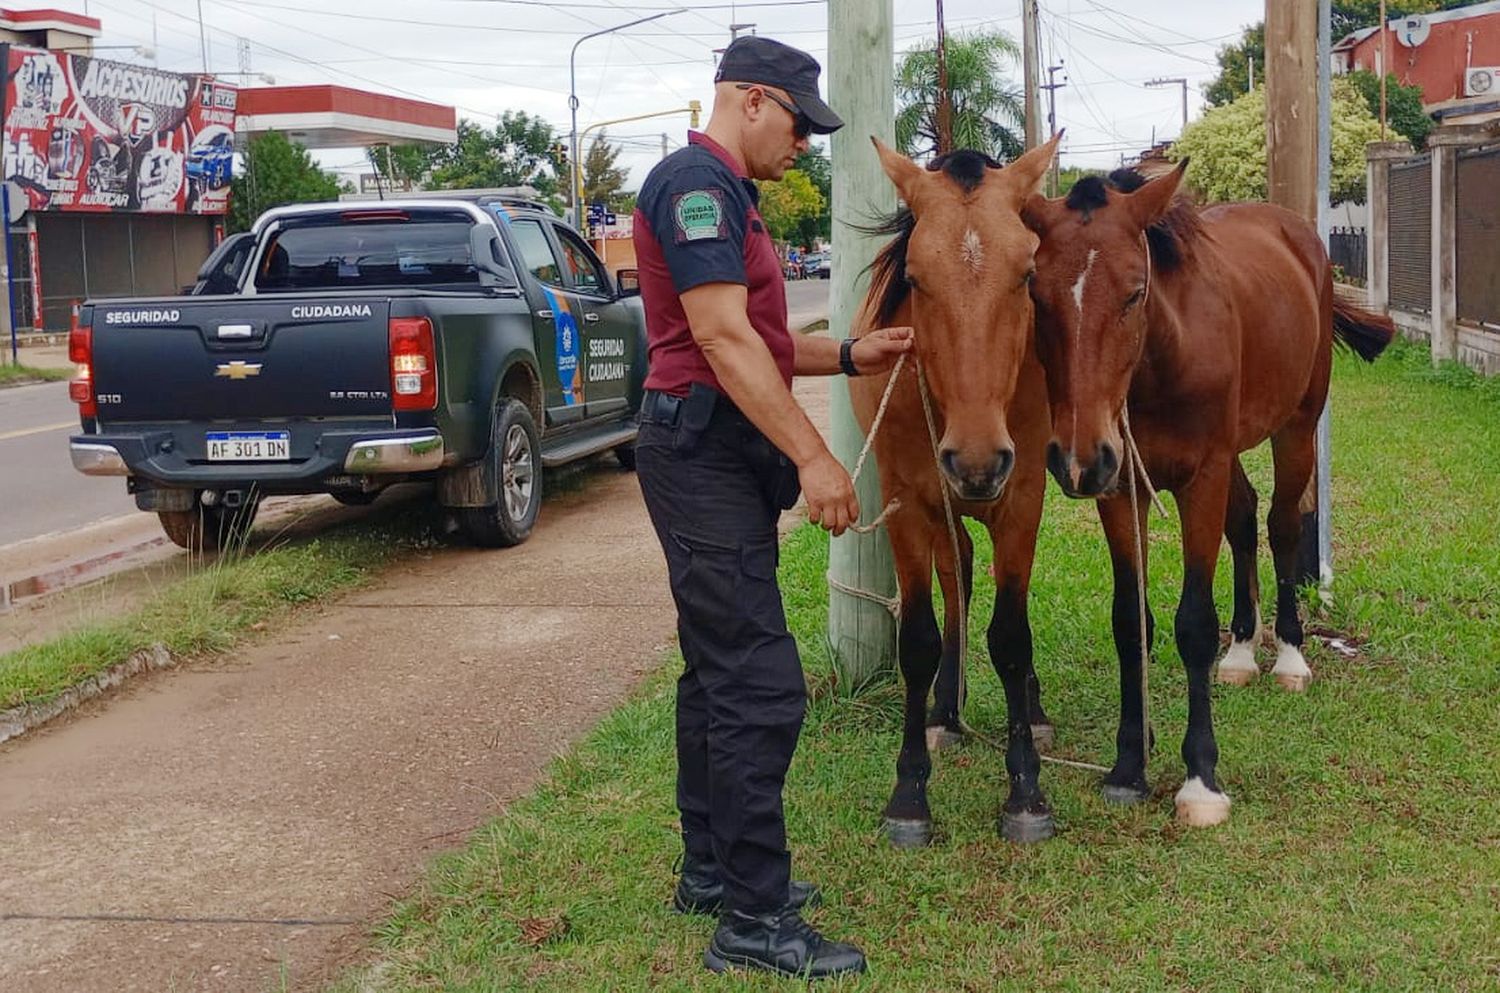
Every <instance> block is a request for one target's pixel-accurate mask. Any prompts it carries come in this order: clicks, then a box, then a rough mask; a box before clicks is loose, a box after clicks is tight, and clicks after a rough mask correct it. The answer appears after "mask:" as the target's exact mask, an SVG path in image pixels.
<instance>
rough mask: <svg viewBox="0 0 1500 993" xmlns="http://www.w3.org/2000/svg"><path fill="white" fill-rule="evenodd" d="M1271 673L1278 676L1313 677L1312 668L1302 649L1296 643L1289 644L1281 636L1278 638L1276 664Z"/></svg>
mask: <svg viewBox="0 0 1500 993" xmlns="http://www.w3.org/2000/svg"><path fill="white" fill-rule="evenodd" d="M1271 673H1272V674H1273V675H1276V676H1301V677H1304V678H1308V679H1311V678H1312V668H1311V667H1310V666H1308V664H1307V659H1305V658H1303V657H1302V649H1300V648H1298V647H1297V646H1296V645H1288V644H1287V643H1286V642H1284V641H1282V640H1281V639H1280V638H1277V639H1276V665H1275V667H1274V668H1272V669H1271Z"/></svg>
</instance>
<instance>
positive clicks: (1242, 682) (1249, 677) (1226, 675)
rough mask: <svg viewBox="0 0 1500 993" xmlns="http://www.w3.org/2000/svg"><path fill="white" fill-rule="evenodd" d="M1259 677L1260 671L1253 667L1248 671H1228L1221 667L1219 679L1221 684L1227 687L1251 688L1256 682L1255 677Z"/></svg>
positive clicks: (1236, 669)
mask: <svg viewBox="0 0 1500 993" xmlns="http://www.w3.org/2000/svg"><path fill="white" fill-rule="evenodd" d="M1259 675H1260V670H1259V669H1257V668H1256V667H1255V666H1253V665H1252V666H1251V667H1250V668H1248V669H1239V668H1234V669H1226V668H1225V667H1224V666H1222V665H1221V666H1219V675H1218V679H1219V682H1221V683H1223V684H1225V685H1226V686H1249V685H1250V684H1251V683H1253V682H1255V677H1257V676H1259Z"/></svg>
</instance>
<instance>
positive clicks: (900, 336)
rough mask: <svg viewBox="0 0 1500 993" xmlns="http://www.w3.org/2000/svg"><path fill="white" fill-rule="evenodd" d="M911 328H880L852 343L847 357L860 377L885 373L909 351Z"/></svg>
mask: <svg viewBox="0 0 1500 993" xmlns="http://www.w3.org/2000/svg"><path fill="white" fill-rule="evenodd" d="M911 346H912V331H911V328H880V329H879V330H878V331H871V332H870V333H869V334H867V335H865V336H864V337H863V338H861V339H859V340H858V341H856V342H855V343H854V347H853V348H851V349H849V357H850V358H851V359H853V360H854V368H856V369H858V370H859V374H860V375H861V376H869V375H871V374H873V373H877V372H885V371H886V370H887V369H889V368H891V367H892V366H894V365H895V364H896V360H897V359H899V358H900V357H901V356H902V355H905V354H906V353H907V352H909V351H911Z"/></svg>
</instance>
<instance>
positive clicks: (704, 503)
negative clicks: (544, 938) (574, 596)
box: [636, 391, 807, 913]
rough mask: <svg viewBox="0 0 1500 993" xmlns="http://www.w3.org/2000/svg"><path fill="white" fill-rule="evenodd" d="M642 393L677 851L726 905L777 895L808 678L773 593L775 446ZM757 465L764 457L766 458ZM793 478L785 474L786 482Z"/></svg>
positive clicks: (727, 415) (718, 404) (732, 415)
mask: <svg viewBox="0 0 1500 993" xmlns="http://www.w3.org/2000/svg"><path fill="white" fill-rule="evenodd" d="M701 399H704V398H703V397H702V396H700V394H699V392H697V391H695V393H694V394H693V396H692V397H691V398H689V399H687V400H678V399H677V398H675V397H670V396H666V395H663V394H658V393H654V392H652V393H648V394H647V400H646V403H645V405H644V407H643V411H642V416H641V429H640V436H639V439H638V440H637V442H636V472H637V474H638V475H639V477H640V483H641V492H642V493H643V494H644V496H645V500H646V509H647V510H648V511H649V513H650V515H651V523H652V524H653V525H654V526H655V528H656V533H657V537H658V538H659V539H660V541H661V546H662V551H663V552H664V553H665V554H666V559H667V572H668V575H669V577H670V580H671V586H672V598H673V600H675V601H676V604H677V632H678V638H679V641H680V642H681V645H682V654H683V658H684V661H685V663H686V665H685V668H684V671H683V673H682V677H681V678H680V679H678V681H677V807H678V809H679V810H680V811H681V814H682V837H683V844H684V847H685V848H686V850H687V852H688V854H689V855H691V856H693V857H695V858H697V859H705V860H706V859H711V860H713V861H714V862H716V863H717V864H718V867H719V872H720V876H721V878H722V879H723V882H724V905H725V906H726V907H727V908H729V909H733V910H741V911H745V912H747V913H760V912H764V911H770V910H777V909H780V908H781V907H782V906H783V905H784V904H785V903H786V899H787V885H788V883H789V880H790V874H791V854H790V853H789V852H788V851H787V847H786V824H785V820H784V818H783V815H782V803H781V789H782V784H783V782H784V781H785V779H786V770H787V766H788V765H789V764H790V763H791V760H792V752H793V750H794V749H795V748H796V746H797V735H798V733H799V732H800V730H801V728H802V715H803V709H804V707H805V704H806V699H807V696H806V684H805V682H804V680H803V676H802V665H801V662H800V660H799V659H798V657H797V645H796V642H795V641H794V640H793V639H792V636H791V635H790V634H789V633H788V631H787V626H786V615H785V613H784V611H783V610H782V605H781V591H780V589H779V588H778V587H777V585H776V563H777V557H778V546H777V540H776V520H777V517H778V516H779V513H780V509H781V508H780V507H779V506H777V504H778V503H788V502H789V501H790V500H794V499H795V484H794V482H793V484H792V486H791V487H790V492H789V491H788V487H787V485H786V478H787V475H788V472H790V470H789V469H788V468H787V467H786V466H785V464H784V462H783V463H782V465H781V469H780V483H781V487H780V492H779V493H778V492H777V484H778V480H777V479H776V478H773V477H774V476H775V474H776V473H777V466H776V458H777V453H776V452H775V449H773V448H771V447H770V444H769V442H767V441H766V439H765V437H764V436H763V435H761V433H760V432H759V431H758V430H756V429H755V427H754V426H753V425H751V424H750V422H749V421H748V420H746V419H745V418H744V416H743V415H742V414H740V413H739V411H738V410H736V409H735V408H734V407H733V406H732V405H730V404H729V403H728V401H727V400H726V399H725V398H723V397H717V399H716V401H715V400H714V399H713V398H710V400H709V404H708V406H709V407H710V408H711V410H712V412H711V414H707V413H705V412H704V410H703V407H704V404H702V403H699V402H698V401H699V400H701ZM768 458H769V460H770V461H769V462H768V461H767V460H768ZM791 479H792V480H793V481H794V480H795V474H794V473H792V474H791Z"/></svg>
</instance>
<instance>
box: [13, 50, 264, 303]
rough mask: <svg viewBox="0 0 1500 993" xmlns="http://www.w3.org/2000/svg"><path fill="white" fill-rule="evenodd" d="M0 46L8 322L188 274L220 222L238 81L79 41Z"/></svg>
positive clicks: (179, 282) (179, 280) (157, 290)
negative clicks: (59, 47) (110, 55)
mask: <svg viewBox="0 0 1500 993" xmlns="http://www.w3.org/2000/svg"><path fill="white" fill-rule="evenodd" d="M0 60H3V61H4V63H5V65H6V66H7V69H8V84H7V86H6V88H5V104H4V135H5V154H4V163H3V173H4V179H5V187H6V197H7V199H8V200H9V201H12V202H11V203H10V211H9V213H10V217H11V218H13V220H11V221H10V222H9V230H10V238H9V244H8V248H9V257H8V260H7V262H8V271H9V276H10V279H9V284H10V296H11V301H10V311H11V313H12V314H14V319H15V324H16V327H17V328H18V329H20V330H28V329H35V330H46V331H59V330H64V329H66V328H67V327H68V325H69V322H70V319H71V316H72V307H73V304H74V303H76V302H78V301H81V300H83V299H85V298H89V297H105V296H138V295H159V294H171V293H177V292H180V290H181V289H182V288H183V287H184V286H188V285H191V284H192V282H193V281H194V277H195V275H196V272H197V269H198V266H199V265H200V264H201V263H202V261H203V260H204V259H205V258H206V257H207V256H208V253H209V252H210V251H211V250H212V248H213V245H214V243H215V241H216V240H217V239H218V238H219V237H221V236H222V233H223V223H222V222H223V215H224V213H225V211H226V209H227V207H228V202H229V186H230V180H231V178H232V173H233V163H234V128H235V115H236V104H237V101H238V90H237V89H236V88H235V87H234V86H232V85H228V84H224V83H220V82H217V81H215V80H214V79H213V78H212V77H205V76H199V75H184V74H180V73H170V72H162V71H159V70H157V69H154V68H152V67H150V66H142V65H129V64H125V63H120V62H111V61H108V60H105V59H99V58H95V57H93V56H92V55H89V54H78V53H72V52H63V51H51V50H46V49H38V48H25V47H19V46H10V45H0ZM16 200H20V201H21V202H20V203H16V202H14V201H16ZM23 208H24V210H23Z"/></svg>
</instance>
